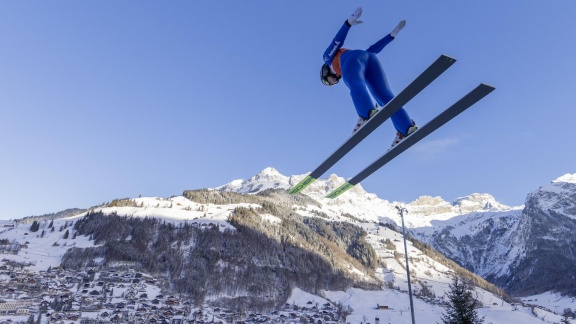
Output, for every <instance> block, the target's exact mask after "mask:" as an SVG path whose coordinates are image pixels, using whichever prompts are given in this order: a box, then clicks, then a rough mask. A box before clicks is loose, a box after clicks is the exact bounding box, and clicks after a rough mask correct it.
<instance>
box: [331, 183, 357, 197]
mask: <svg viewBox="0 0 576 324" xmlns="http://www.w3.org/2000/svg"><path fill="white" fill-rule="evenodd" d="M352 187H354V185H353V184H351V183H348V182H346V183H345V184H343V185H341V186H340V187H338V188H336V190H334V191H332V192H331V193H330V194H329V195H328V196H326V198H332V199H334V198H336V197H338V196H340V195H341V194H343V193H344V192H346V191H348V189H350V188H352Z"/></svg>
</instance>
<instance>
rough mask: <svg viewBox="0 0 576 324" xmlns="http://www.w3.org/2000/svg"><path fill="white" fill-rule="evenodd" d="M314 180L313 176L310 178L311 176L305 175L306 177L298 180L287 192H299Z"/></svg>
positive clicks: (293, 193) (292, 193)
mask: <svg viewBox="0 0 576 324" xmlns="http://www.w3.org/2000/svg"><path fill="white" fill-rule="evenodd" d="M314 181H316V179H315V178H312V177H311V176H306V178H304V179H302V181H300V182H298V184H297V185H295V186H294V187H292V189H290V190H289V191H288V193H289V194H291V195H295V194H298V193H300V192H301V191H302V190H304V188H306V187H308V186H309V185H310V184H311V183H312V182H314Z"/></svg>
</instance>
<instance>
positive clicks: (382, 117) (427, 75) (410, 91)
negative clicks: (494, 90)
mask: <svg viewBox="0 0 576 324" xmlns="http://www.w3.org/2000/svg"><path fill="white" fill-rule="evenodd" d="M454 62H456V59H453V58H451V57H449V56H446V55H441V56H440V57H439V58H438V59H437V60H436V61H434V63H432V64H431V65H430V66H429V67H428V68H427V69H426V70H425V71H424V72H422V74H420V75H419V76H418V77H417V78H416V79H414V81H412V82H411V83H410V84H409V85H408V86H407V87H406V88H405V89H404V90H402V91H401V92H400V93H399V94H398V95H397V96H395V97H394V98H392V100H390V101H389V102H388V103H387V104H386V105H385V106H384V107H383V108H382V109H380V111H379V112H378V113H377V114H376V115H374V116H373V117H372V118H370V120H368V122H366V123H365V124H364V125H363V126H362V127H361V128H360V129H359V130H358V131H356V133H354V134H352V136H350V137H349V138H348V139H347V140H346V141H345V142H344V144H342V146H340V147H339V148H338V149H337V150H336V151H335V152H334V153H332V155H330V156H329V157H328V158H327V159H326V160H325V161H324V162H322V164H320V166H318V167H317V168H316V169H315V170H314V171H312V172H311V173H310V174H309V175H308V176H306V177H305V178H304V179H302V181H300V182H299V183H298V184H296V185H295V186H294V187H292V189H290V191H288V193H290V194H297V193H299V192H301V191H302V190H304V188H306V187H308V186H309V185H310V184H311V183H313V182H314V181H316V180H317V179H318V178H320V176H322V175H323V174H324V173H325V172H326V171H328V170H329V169H330V168H331V167H332V166H334V164H336V163H337V162H338V161H339V160H340V159H341V158H342V157H344V156H345V155H346V154H347V153H348V152H350V151H351V150H352V149H353V148H354V147H355V146H356V145H358V143H360V142H361V141H362V140H363V139H364V138H366V137H367V136H368V135H369V134H370V133H372V132H373V131H374V130H375V129H376V128H378V126H380V125H382V123H384V122H385V121H386V120H387V119H388V118H390V116H392V115H393V114H394V113H395V112H396V111H398V110H399V109H400V108H402V107H403V106H404V105H406V104H407V103H408V101H410V100H411V99H412V98H414V97H415V96H416V95H417V94H418V93H420V92H421V91H422V90H423V89H424V88H426V87H427V86H428V85H429V84H430V83H432V81H434V80H435V79H436V78H437V77H439V76H440V75H441V74H442V73H444V71H446V70H447V69H448V68H449V67H450V66H452V64H454Z"/></svg>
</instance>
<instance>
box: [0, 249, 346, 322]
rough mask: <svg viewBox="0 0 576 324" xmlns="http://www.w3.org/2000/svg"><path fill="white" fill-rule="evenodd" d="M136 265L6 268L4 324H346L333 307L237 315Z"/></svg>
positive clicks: (1, 301) (2, 273) (7, 264)
mask: <svg viewBox="0 0 576 324" xmlns="http://www.w3.org/2000/svg"><path fill="white" fill-rule="evenodd" d="M133 265H134V264H132V263H130V262H124V263H113V264H111V265H109V266H106V267H101V268H86V269H82V270H80V271H70V270H65V269H61V268H60V267H54V268H50V269H48V270H46V271H39V272H31V271H28V270H26V269H25V266H24V265H18V264H14V263H13V262H11V261H10V260H7V259H4V260H2V263H0V278H1V279H2V280H0V324H2V323H59V324H70V323H80V324H100V323H169V324H184V323H264V322H265V323H316V324H324V323H343V322H344V318H343V317H344V316H343V315H341V312H339V310H338V308H337V307H336V306H335V305H332V304H331V303H324V304H319V303H318V302H316V303H313V302H312V301H308V302H306V303H305V305H296V304H285V305H284V306H283V307H282V309H279V310H272V311H269V312H251V311H233V310H230V309H224V308H216V307H214V308H212V307H208V306H203V307H198V306H197V305H193V304H192V302H191V301H189V300H186V299H183V298H180V297H179V296H175V295H174V294H166V293H164V291H163V290H162V289H161V288H159V285H158V282H157V279H155V278H154V277H152V276H150V275H147V274H144V273H142V272H139V271H137V270H135V269H134V268H133V267H132V266H133Z"/></svg>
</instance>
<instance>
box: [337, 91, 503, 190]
mask: <svg viewBox="0 0 576 324" xmlns="http://www.w3.org/2000/svg"><path fill="white" fill-rule="evenodd" d="M494 89H495V88H494V87H492V86H489V85H486V84H480V85H479V86H477V87H476V88H475V89H474V90H472V91H470V92H469V93H468V94H467V95H465V96H464V97H463V98H462V99H460V100H458V101H457V102H456V103H455V104H453V105H452V106H450V107H449V108H448V109H446V110H444V111H443V112H442V113H441V114H440V115H438V116H436V117H435V118H434V119H432V120H431V121H430V122H428V123H427V124H426V125H424V126H422V127H421V128H418V129H417V130H416V131H415V132H414V133H412V134H411V135H410V136H408V137H406V138H405V139H404V140H403V141H402V142H400V143H398V145H396V146H394V147H393V148H392V149H390V150H389V151H387V152H386V153H384V154H383V155H382V156H380V157H379V158H378V159H377V160H376V161H374V162H373V163H372V164H370V165H369V166H368V167H366V168H365V169H364V170H362V171H361V172H360V173H358V174H357V175H356V176H354V177H353V178H351V179H350V180H348V182H346V183H344V184H343V185H341V186H340V187H338V188H336V189H335V190H333V191H332V192H330V193H329V194H328V195H327V196H326V198H336V197H338V196H340V195H341V194H343V193H344V192H346V191H348V190H349V189H350V188H352V187H354V186H355V185H357V184H358V183H360V182H361V181H362V180H364V179H366V178H367V177H368V176H370V175H371V174H372V173H374V172H376V171H377V170H378V169H380V168H381V167H383V166H384V165H385V164H386V163H388V162H390V161H391V160H392V159H394V158H395V157H397V156H398V155H400V154H401V153H402V152H404V151H406V150H407V149H408V148H410V147H411V146H412V145H414V144H416V143H417V142H418V141H420V140H421V139H423V138H424V137H426V136H428V135H430V134H431V133H432V132H434V131H435V130H437V129H438V128H440V127H442V126H443V125H444V124H446V123H447V122H449V121H450V120H452V119H453V118H454V117H456V116H458V115H459V114H460V113H462V112H463V111H464V110H466V109H468V108H470V107H471V106H472V105H474V104H475V103H476V102H478V101H480V100H481V99H482V98H484V97H485V96H487V95H488V94H489V93H491V92H492V91H493V90H494Z"/></svg>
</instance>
